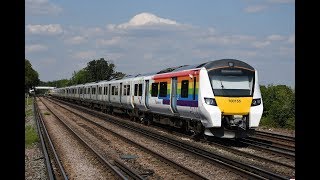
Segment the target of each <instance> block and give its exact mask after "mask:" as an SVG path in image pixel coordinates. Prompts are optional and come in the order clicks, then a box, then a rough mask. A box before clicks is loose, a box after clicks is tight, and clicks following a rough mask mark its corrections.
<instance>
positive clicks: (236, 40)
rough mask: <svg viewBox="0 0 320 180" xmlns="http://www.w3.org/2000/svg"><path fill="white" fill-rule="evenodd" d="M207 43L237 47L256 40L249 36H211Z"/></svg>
mask: <svg viewBox="0 0 320 180" xmlns="http://www.w3.org/2000/svg"><path fill="white" fill-rule="evenodd" d="M205 39H206V40H205V41H209V42H211V43H214V44H218V45H235V44H240V43H248V42H251V41H254V40H255V39H256V38H255V37H254V36H247V35H231V36H222V35H216V36H210V37H206V38H205Z"/></svg>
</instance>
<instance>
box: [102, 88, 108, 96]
mask: <svg viewBox="0 0 320 180" xmlns="http://www.w3.org/2000/svg"><path fill="white" fill-rule="evenodd" d="M103 94H104V95H107V87H103Z"/></svg>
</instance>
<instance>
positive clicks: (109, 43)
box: [97, 36, 121, 46]
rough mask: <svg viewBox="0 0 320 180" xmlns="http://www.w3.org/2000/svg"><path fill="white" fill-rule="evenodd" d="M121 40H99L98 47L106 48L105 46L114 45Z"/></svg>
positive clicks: (117, 38)
mask: <svg viewBox="0 0 320 180" xmlns="http://www.w3.org/2000/svg"><path fill="white" fill-rule="evenodd" d="M120 40H121V38H120V37H118V36H116V37H113V38H111V39H98V40H97V45H101V46H105V45H114V44H116V43H118V42H119V41H120Z"/></svg>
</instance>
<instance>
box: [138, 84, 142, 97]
mask: <svg viewBox="0 0 320 180" xmlns="http://www.w3.org/2000/svg"><path fill="white" fill-rule="evenodd" d="M139 96H142V84H139Z"/></svg>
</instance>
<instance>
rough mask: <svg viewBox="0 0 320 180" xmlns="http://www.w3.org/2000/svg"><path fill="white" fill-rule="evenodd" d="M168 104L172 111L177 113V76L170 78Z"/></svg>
mask: <svg viewBox="0 0 320 180" xmlns="http://www.w3.org/2000/svg"><path fill="white" fill-rule="evenodd" d="M170 95H171V96H170V106H171V111H172V112H173V113H177V112H178V110H177V77H173V78H172V80H171V93H170Z"/></svg>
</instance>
